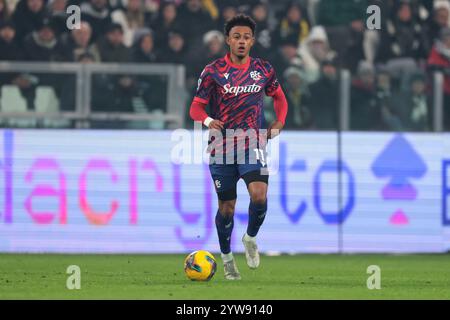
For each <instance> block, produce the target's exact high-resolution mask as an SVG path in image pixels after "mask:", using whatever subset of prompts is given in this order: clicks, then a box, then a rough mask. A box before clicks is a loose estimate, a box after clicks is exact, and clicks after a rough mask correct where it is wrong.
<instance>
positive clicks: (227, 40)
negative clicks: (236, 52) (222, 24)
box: [225, 36, 230, 45]
mask: <svg viewBox="0 0 450 320" xmlns="http://www.w3.org/2000/svg"><path fill="white" fill-rule="evenodd" d="M225 43H226V44H227V45H230V36H225Z"/></svg>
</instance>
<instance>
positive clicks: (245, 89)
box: [223, 83, 262, 96]
mask: <svg viewBox="0 0 450 320" xmlns="http://www.w3.org/2000/svg"><path fill="white" fill-rule="evenodd" d="M223 89H224V90H223V94H234V95H235V96H237V95H239V94H241V93H256V92H260V91H261V89H262V87H261V86H258V85H257V84H252V85H248V86H234V87H232V86H231V85H230V84H229V83H227V84H226V85H224V86H223Z"/></svg>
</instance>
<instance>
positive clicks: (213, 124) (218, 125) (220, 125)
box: [208, 120, 223, 130]
mask: <svg viewBox="0 0 450 320" xmlns="http://www.w3.org/2000/svg"><path fill="white" fill-rule="evenodd" d="M208 128H209V129H216V130H223V122H222V121H220V120H213V121H211V123H210V124H209V126H208Z"/></svg>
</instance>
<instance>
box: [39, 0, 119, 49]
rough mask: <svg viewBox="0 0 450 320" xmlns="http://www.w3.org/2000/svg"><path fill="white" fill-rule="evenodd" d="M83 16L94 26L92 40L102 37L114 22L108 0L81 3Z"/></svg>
mask: <svg viewBox="0 0 450 320" xmlns="http://www.w3.org/2000/svg"><path fill="white" fill-rule="evenodd" d="M35 1H36V0H35ZM81 16H82V17H83V20H86V21H87V22H89V25H90V26H91V28H92V40H93V41H96V40H97V39H99V38H101V37H102V36H103V35H104V34H105V33H106V31H107V30H108V27H109V26H110V25H111V23H112V19H111V13H110V10H109V8H108V1H107V0H90V1H89V2H84V3H83V4H82V5H81Z"/></svg>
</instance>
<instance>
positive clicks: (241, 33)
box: [227, 26, 255, 59]
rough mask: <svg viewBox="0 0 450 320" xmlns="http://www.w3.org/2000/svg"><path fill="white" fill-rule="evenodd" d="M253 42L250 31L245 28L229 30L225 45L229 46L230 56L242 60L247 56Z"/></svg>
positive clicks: (237, 27) (238, 27) (239, 27)
mask: <svg viewBox="0 0 450 320" xmlns="http://www.w3.org/2000/svg"><path fill="white" fill-rule="evenodd" d="M254 42H255V38H254V37H253V32H252V29H250V28H249V27H245V26H236V27H233V28H231V30H230V33H229V35H228V37H227V44H228V45H229V46H230V50H231V54H233V55H235V56H237V57H238V58H240V59H242V58H244V57H246V56H248V54H249V52H250V49H251V47H252V46H253V44H254Z"/></svg>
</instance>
